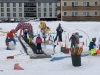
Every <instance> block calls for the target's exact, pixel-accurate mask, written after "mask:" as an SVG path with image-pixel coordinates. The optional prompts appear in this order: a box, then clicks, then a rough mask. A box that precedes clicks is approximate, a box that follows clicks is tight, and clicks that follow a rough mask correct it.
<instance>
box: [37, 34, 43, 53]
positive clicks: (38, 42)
mask: <svg viewBox="0 0 100 75" xmlns="http://www.w3.org/2000/svg"><path fill="white" fill-rule="evenodd" d="M41 43H42V38H41V37H40V34H38V36H37V38H36V44H37V53H42V48H41Z"/></svg>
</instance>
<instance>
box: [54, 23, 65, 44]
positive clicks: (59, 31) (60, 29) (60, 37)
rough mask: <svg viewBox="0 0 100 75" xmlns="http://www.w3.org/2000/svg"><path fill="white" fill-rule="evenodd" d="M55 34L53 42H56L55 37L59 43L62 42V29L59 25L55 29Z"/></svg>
mask: <svg viewBox="0 0 100 75" xmlns="http://www.w3.org/2000/svg"><path fill="white" fill-rule="evenodd" d="M56 31H57V34H56V38H55V39H54V42H55V41H56V40H57V37H58V38H59V41H61V42H62V33H63V29H62V27H61V24H59V26H58V27H57V29H56Z"/></svg>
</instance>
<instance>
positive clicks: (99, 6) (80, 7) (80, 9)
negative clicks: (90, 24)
mask: <svg viewBox="0 0 100 75" xmlns="http://www.w3.org/2000/svg"><path fill="white" fill-rule="evenodd" d="M58 3H59V4H58V6H57V11H58V12H57V14H58V17H59V18H61V20H63V21H100V0H58Z"/></svg>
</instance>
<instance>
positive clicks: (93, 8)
mask: <svg viewBox="0 0 100 75" xmlns="http://www.w3.org/2000/svg"><path fill="white" fill-rule="evenodd" d="M62 10H63V11H66V10H100V6H74V7H73V6H62Z"/></svg>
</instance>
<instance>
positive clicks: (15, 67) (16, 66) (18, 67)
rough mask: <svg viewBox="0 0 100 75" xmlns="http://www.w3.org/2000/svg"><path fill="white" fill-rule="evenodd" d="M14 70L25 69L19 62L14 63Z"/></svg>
mask: <svg viewBox="0 0 100 75" xmlns="http://www.w3.org/2000/svg"><path fill="white" fill-rule="evenodd" d="M14 70H24V69H23V68H22V67H20V66H19V63H17V64H15V65H14Z"/></svg>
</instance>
